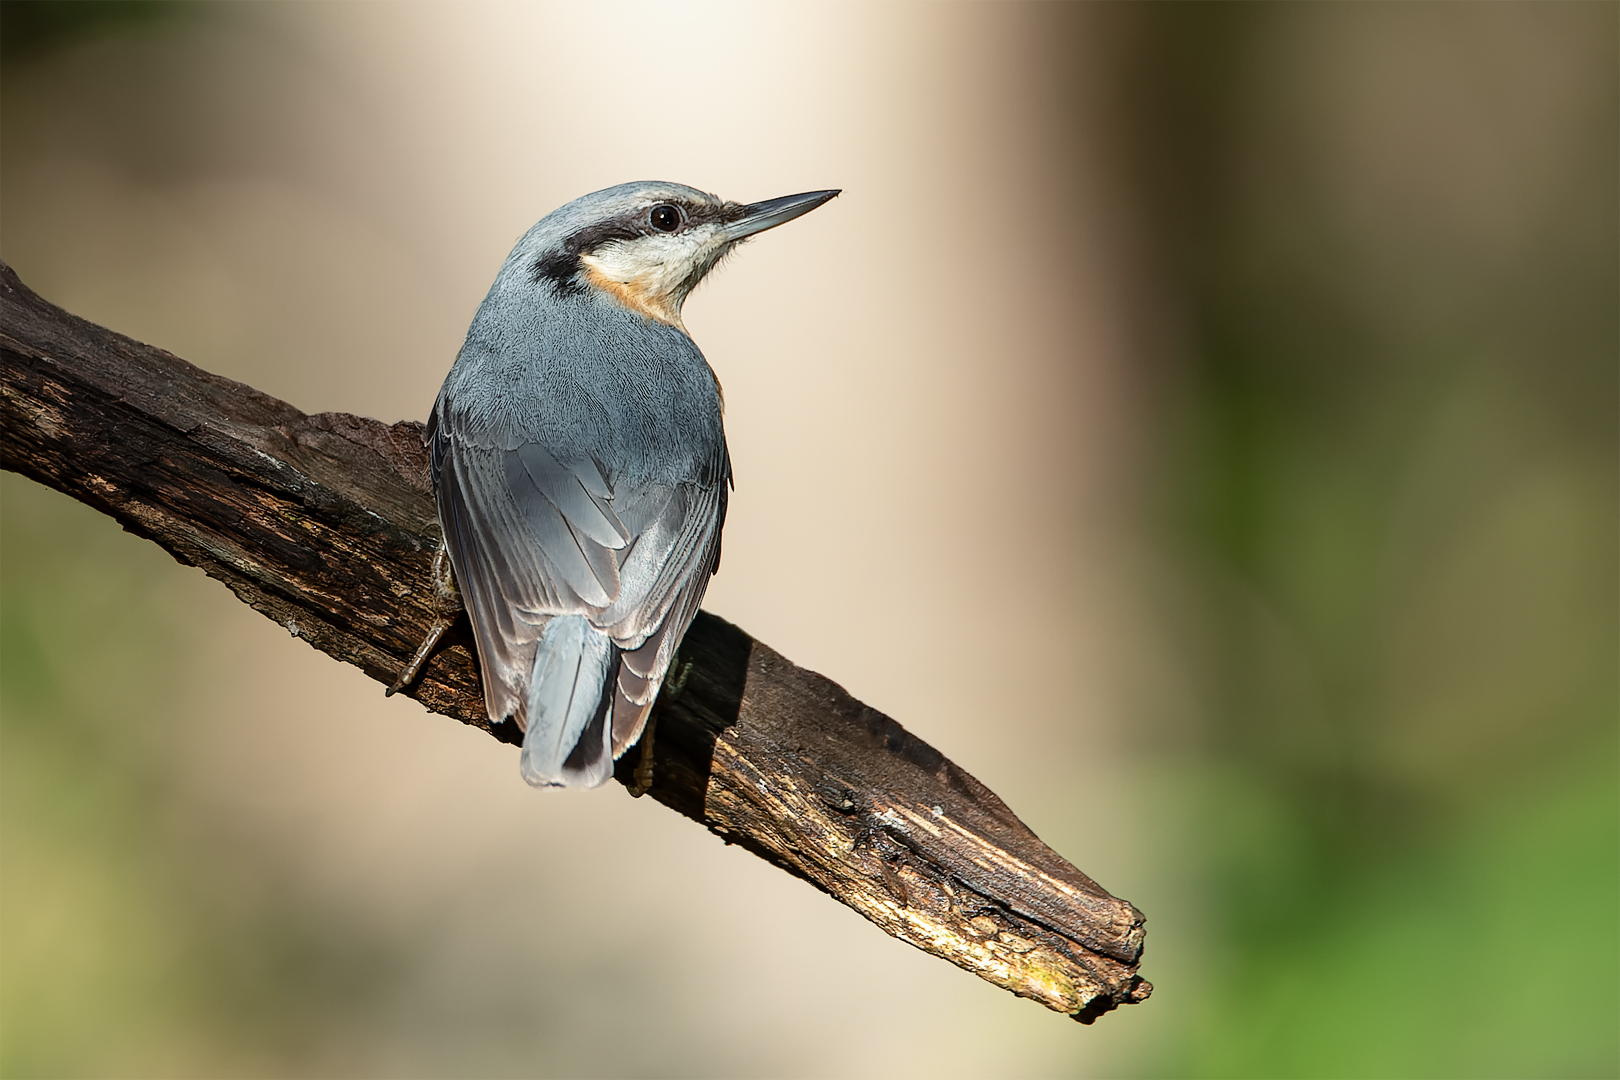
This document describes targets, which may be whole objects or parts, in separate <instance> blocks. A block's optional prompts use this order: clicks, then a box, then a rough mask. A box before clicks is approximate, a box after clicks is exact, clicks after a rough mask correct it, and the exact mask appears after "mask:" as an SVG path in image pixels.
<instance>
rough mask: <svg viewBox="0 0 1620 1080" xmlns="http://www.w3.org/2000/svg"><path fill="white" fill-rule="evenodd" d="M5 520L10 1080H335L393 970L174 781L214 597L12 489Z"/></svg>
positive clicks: (13, 483)
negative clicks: (306, 1075)
mask: <svg viewBox="0 0 1620 1080" xmlns="http://www.w3.org/2000/svg"><path fill="white" fill-rule="evenodd" d="M0 505H3V507H4V513H3V514H0V581H3V582H4V588H3V590H0V711H3V714H4V720H5V722H4V724H3V725H0V852H3V869H4V872H3V873H0V941H3V942H4V963H3V964H0V1075H5V1076H18V1077H35V1076H175V1075H227V1074H228V1075H238V1074H267V1073H271V1074H277V1075H286V1074H288V1073H289V1071H298V1072H303V1071H306V1070H308V1071H311V1072H315V1073H325V1072H328V1071H329V1070H330V1068H331V1062H332V1058H331V1054H332V1053H333V1052H334V1050H333V1046H332V1045H331V1044H332V1042H333V1040H334V1038H335V1037H336V1034H337V1033H340V1032H341V1030H342V1027H343V1024H344V1022H345V1019H346V1018H348V1017H352V1016H353V1015H354V1012H355V1010H359V1009H363V1008H364V1007H365V1005H366V1003H367V1002H368V1001H369V1000H370V999H371V997H372V996H373V995H372V991H374V990H375V989H376V988H377V987H378V986H379V985H381V984H382V983H383V982H384V981H385V980H386V978H387V976H388V970H387V961H386V959H385V958H386V957H387V956H388V955H390V954H389V952H388V950H387V949H386V948H385V947H384V944H383V943H381V942H379V941H378V940H376V938H375V936H374V935H372V934H370V933H368V932H367V931H365V930H364V929H363V928H360V927H357V926H355V925H353V922H352V920H351V919H345V918H343V917H342V916H341V914H340V913H335V912H332V911H329V910H323V909H321V908H320V907H319V906H318V905H316V904H314V903H312V902H311V901H310V900H309V899H308V898H306V897H300V896H298V895H295V894H294V893H293V892H291V891H290V890H289V889H288V888H287V887H286V884H285V876H284V875H283V874H282V873H281V872H280V869H279V868H278V867H277V866H276V865H275V861H274V859H272V858H267V857H266V853H265V851H264V850H263V849H262V848H259V849H255V847H254V845H252V844H251V843H247V842H242V840H243V838H240V837H235V836H233V835H232V832H231V828H230V825H229V824H228V823H222V822H213V821H210V820H208V817H207V811H208V807H207V805H206V804H205V803H203V802H201V801H199V800H198V799H197V798H196V796H195V793H193V792H189V791H188V790H187V789H186V787H185V784H184V783H183V781H182V779H181V777H182V775H183V771H184V770H182V769H180V768H177V767H176V765H175V762H174V757H175V756H177V755H182V754H184V753H186V752H187V745H186V744H187V735H188V732H187V731H186V730H185V729H184V728H183V726H182V725H181V723H180V722H179V721H178V720H177V717H179V716H181V715H185V714H195V713H200V712H202V710H196V709H185V708H178V707H177V703H176V702H175V701H174V700H173V693H172V691H173V687H174V685H175V684H176V683H177V682H179V681H181V679H180V676H181V673H182V672H183V669H184V665H185V664H186V662H187V660H186V658H187V657H188V656H191V655H195V654H196V652H197V647H196V643H195V642H194V641H193V640H191V635H190V633H189V632H188V630H187V628H186V627H184V626H183V625H181V624H180V621H179V618H178V614H179V612H180V611H183V610H185V606H184V605H185V603H186V602H187V600H189V599H190V593H191V590H194V589H196V588H198V587H204V588H211V587H216V586H213V585H212V583H207V582H202V581H199V580H193V579H195V578H200V575H198V573H197V571H195V570H187V569H184V568H182V567H180V566H178V565H176V564H175V563H174V562H173V560H172V559H170V558H169V556H167V555H166V554H164V553H163V552H162V551H160V550H158V549H157V548H156V547H155V546H153V545H151V544H148V543H145V542H136V541H135V540H134V538H133V537H130V536H128V535H127V534H125V533H123V532H121V531H120V530H119V528H118V527H117V525H115V524H114V523H113V522H112V521H111V520H110V519H109V518H106V517H104V516H102V515H100V514H98V513H96V512H95V511H93V510H91V509H90V508H89V507H86V506H82V505H80V504H78V503H74V502H72V501H70V500H69V499H67V498H66V497H64V496H61V495H58V494H56V493H55V492H50V491H46V490H45V489H43V488H40V487H38V486H36V485H34V484H32V483H30V482H29V481H26V480H22V479H20V478H18V477H16V476H14V475H12V474H10V473H7V474H4V475H3V476H0ZM204 715H212V714H207V713H204Z"/></svg>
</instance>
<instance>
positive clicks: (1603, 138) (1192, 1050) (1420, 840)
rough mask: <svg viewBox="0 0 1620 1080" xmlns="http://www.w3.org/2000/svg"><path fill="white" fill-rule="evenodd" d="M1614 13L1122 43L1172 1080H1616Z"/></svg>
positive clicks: (1293, 21)
mask: <svg viewBox="0 0 1620 1080" xmlns="http://www.w3.org/2000/svg"><path fill="white" fill-rule="evenodd" d="M1616 10H1617V9H1615V8H1614V7H1612V6H1610V7H1596V6H1592V7H1586V8H1579V7H1573V6H1565V7H1559V6H1551V7H1541V8H1530V7H1515V6H1512V5H1503V6H1496V7H1492V8H1484V7H1472V8H1470V7H1466V6H1464V7H1452V8H1445V9H1436V8H1432V7H1431V8H1423V7H1419V6H1408V7H1398V6H1397V7H1379V8H1350V7H1334V6H1327V7H1323V6H1309V7H1303V8H1302V7H1290V6H1287V5H1265V6H1259V5H1254V6H1249V5H1213V6H1210V7H1191V8H1189V7H1182V6H1169V7H1166V6H1157V7H1154V8H1151V9H1149V10H1148V11H1146V12H1145V13H1144V14H1143V26H1144V32H1143V35H1142V38H1143V41H1144V43H1145V47H1144V48H1143V51H1142V56H1141V58H1140V59H1141V67H1140V69H1139V71H1138V76H1139V90H1140V97H1139V100H1141V101H1143V102H1145V105H1144V107H1143V114H1144V117H1145V121H1144V123H1143V125H1142V128H1141V130H1142V131H1143V132H1144V134H1143V136H1142V137H1141V145H1140V147H1139V149H1140V150H1141V151H1142V155H1141V156H1142V159H1143V161H1144V162H1145V165H1146V168H1145V169H1144V177H1145V178H1146V186H1147V188H1148V189H1149V190H1150V191H1152V192H1153V198H1154V205H1155V208H1156V210H1157V211H1158V212H1159V217H1158V221H1159V222H1160V229H1161V238H1162V247H1163V249H1164V250H1165V252H1166V253H1167V257H1166V260H1165V261H1166V266H1167V268H1168V269H1167V272H1168V273H1170V274H1173V275H1174V276H1175V277H1176V278H1177V279H1179V280H1180V282H1181V283H1182V286H1183V295H1184V297H1185V299H1186V303H1187V307H1188V323H1189V329H1190V331H1191V338H1192V342H1191V345H1192V347H1191V349H1190V360H1189V363H1188V366H1187V368H1186V369H1185V370H1182V371H1179V372H1176V373H1174V375H1173V378H1172V379H1171V380H1170V381H1171V382H1172V384H1173V386H1174V389H1173V390H1172V394H1171V396H1172V397H1173V399H1174V400H1175V402H1176V406H1175V408H1174V409H1173V410H1172V413H1173V419H1172V422H1171V423H1170V424H1169V425H1167V434H1168V435H1169V437H1170V439H1171V444H1170V445H1169V447H1168V448H1167V450H1166V452H1165V455H1164V460H1165V462H1166V469H1165V473H1166V477H1167V482H1166V484H1165V488H1164V492H1163V496H1162V498H1163V503H1162V505H1163V507H1164V517H1163V521H1164V528H1165V529H1166V530H1167V533H1168V535H1169V536H1170V538H1171V539H1170V544H1171V546H1172V548H1173V549H1174V550H1175V551H1176V552H1177V557H1178V561H1179V563H1180V566H1181V572H1182V574H1183V575H1184V577H1185V578H1186V580H1188V581H1189V582H1190V587H1191V589H1192V590H1193V591H1194V593H1195V595H1196V596H1197V600H1196V602H1195V603H1194V604H1192V605H1191V609H1192V610H1193V611H1194V612H1196V613H1197V619H1201V620H1202V625H1193V626H1189V627H1186V628H1185V645H1186V648H1187V652H1188V655H1189V656H1191V657H1193V658H1195V662H1196V664H1197V665H1198V667H1199V668H1200V669H1201V683H1202V687H1203V691H1202V693H1201V695H1200V698H1201V703H1202V707H1203V710H1204V713H1203V716H1202V717H1201V723H1200V726H1198V727H1197V729H1196V730H1195V731H1193V732H1191V733H1189V734H1190V738H1191V741H1192V744H1193V745H1194V746H1196V747H1197V750H1196V751H1195V757H1196V762H1197V764H1196V766H1195V771H1198V772H1200V773H1202V774H1204V775H1207V776H1209V777H1211V779H1209V780H1208V781H1206V783H1205V791H1204V792H1203V796H1202V799H1201V802H1200V804H1199V805H1200V808H1201V814H1200V822H1199V830H1200V834H1201V837H1200V839H1201V842H1199V843H1196V844H1195V845H1194V846H1196V847H1198V848H1200V849H1201V850H1202V851H1203V859H1204V860H1205V865H1206V871H1207V878H1208V881H1209V885H1210V888H1211V895H1212V897H1213V900H1214V909H1215V913H1216V916H1217V925H1218V926H1219V927H1221V928H1222V931H1223V933H1224V935H1225V941H1224V943H1223V948H1222V970H1221V971H1220V972H1219V975H1218V976H1217V977H1216V980H1215V982H1214V984H1213V987H1212V988H1213V990H1214V993H1213V994H1211V995H1210V997H1209V998H1208V1000H1206V1001H1204V1002H1202V1003H1201V1005H1200V1010H1201V1019H1200V1023H1199V1024H1197V1025H1195V1027H1194V1028H1193V1029H1192V1030H1189V1031H1188V1032H1186V1033H1185V1038H1184V1039H1183V1040H1180V1045H1179V1046H1178V1048H1177V1050H1176V1051H1175V1056H1174V1057H1173V1059H1172V1060H1170V1061H1168V1062H1161V1063H1160V1066H1161V1067H1168V1070H1169V1071H1170V1072H1171V1073H1173V1074H1190V1075H1223V1076H1532V1075H1533V1076H1611V1075H1616V1074H1617V1072H1620V1026H1617V1023H1616V1017H1617V1016H1620V934H1617V916H1620V825H1617V822H1620V785H1617V782H1616V769H1615V762H1616V751H1617V746H1616V740H1615V731H1616V726H1615V720H1616V676H1617V672H1616V662H1615V661H1616V647H1617V643H1620V641H1617V632H1616V604H1615V598H1616V586H1617V580H1616V564H1615V554H1616V550H1617V541H1620V531H1617V521H1616V517H1617V514H1616V500H1615V492H1616V486H1617V476H1616V456H1615V450H1616V446H1617V440H1616V435H1617V430H1616V400H1617V396H1620V394H1617V391H1620V387H1617V375H1620V368H1617V359H1620V339H1617V325H1620V267H1617V240H1620V228H1617V221H1616V208H1615V197H1614V193H1615V191H1616V190H1620V114H1617V110H1616V104H1615V103H1616V101H1617V99H1620V84H1617V78H1620V73H1617V65H1616V49H1615V41H1616V30H1617V27H1616V19H1615V15H1616ZM1549 86H1550V87H1551V89H1548V87H1549ZM1549 131H1550V132H1552V133H1553V134H1551V135H1549V134H1548V132H1549ZM1484 166H1488V168H1487V167H1484ZM1194 621H1195V622H1196V621H1197V620H1196V619H1195V620H1194Z"/></svg>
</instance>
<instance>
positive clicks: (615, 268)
mask: <svg viewBox="0 0 1620 1080" xmlns="http://www.w3.org/2000/svg"><path fill="white" fill-rule="evenodd" d="M726 246H727V244H726V238H725V235H724V234H723V233H722V232H721V231H720V227H719V226H717V225H697V226H694V227H693V228H690V229H687V230H685V231H684V232H680V233H672V234H667V235H666V234H663V233H653V234H652V235H650V236H641V237H637V238H636V239H634V240H614V241H611V242H609V243H606V244H603V245H602V246H601V247H599V248H597V249H596V250H595V251H592V252H590V253H589V254H586V255H581V256H580V257H579V261H580V262H582V263H584V264H585V266H586V267H587V268H588V270H589V272H588V273H587V275H586V278H587V280H588V281H590V282H591V283H592V284H593V285H596V286H597V287H598V288H603V289H605V290H606V291H609V292H611V293H612V294H613V295H614V296H616V297H618V298H619V299H620V300H621V301H622V302H625V303H626V304H627V306H629V307H633V308H635V309H637V310H639V311H641V312H643V313H644V314H651V315H653V317H655V318H658V319H660V320H661V321H663V322H668V323H673V324H675V325H679V324H680V311H681V303H682V302H683V301H684V300H685V299H686V294H687V293H688V292H690V291H691V289H692V286H694V285H696V284H697V282H698V281H699V280H700V279H701V278H702V277H703V275H704V274H705V273H707V272H708V271H709V269H710V267H712V266H713V265H714V263H715V262H716V260H718V259H719V257H720V256H721V254H723V253H724V251H725V249H726ZM615 286H616V287H615Z"/></svg>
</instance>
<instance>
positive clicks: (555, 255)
mask: <svg viewBox="0 0 1620 1080" xmlns="http://www.w3.org/2000/svg"><path fill="white" fill-rule="evenodd" d="M838 194H839V191H837V190H822V191H809V192H804V193H802V194H798V195H787V196H784V197H781V198H776V199H767V200H765V201H763V202H755V203H736V202H729V201H725V200H723V199H721V198H719V197H717V196H715V195H711V194H708V193H706V192H703V191H699V190H697V189H696V188H691V187H687V186H686V185H683V184H675V183H667V182H661V181H638V182H634V183H628V184H620V185H618V186H616V187H610V188H605V189H603V190H601V191H596V192H593V193H591V194H589V195H584V196H581V197H580V198H577V199H575V200H573V201H572V202H569V203H567V204H565V205H563V206H561V207H559V208H557V209H556V210H553V211H552V212H551V213H549V214H547V215H546V216H545V217H544V218H542V219H540V221H539V222H538V223H537V224H535V226H534V227H533V228H531V229H530V230H529V231H528V232H527V233H525V234H524V235H523V237H522V238H521V239H519V240H518V242H517V244H516V246H515V247H513V249H512V252H511V254H509V255H508V256H507V257H506V261H505V263H504V264H503V265H502V266H501V269H500V273H499V274H497V275H496V278H495V282H494V284H493V285H492V286H491V287H490V290H489V293H488V295H486V296H485V297H484V300H483V302H482V303H481V304H480V305H479V307H478V310H477V313H476V315H475V316H474V317H473V320H472V325H471V326H470V327H469V328H468V330H467V335H466V338H465V340H464V341H463V343H462V345H461V349H460V351H459V352H458V354H457V356H456V360H455V363H454V365H453V366H452V367H451V369H450V372H449V374H448V375H447V376H446V377H445V380H444V384H443V386H442V388H441V389H440V391H439V395H438V398H437V400H436V401H435V403H434V406H433V411H432V414H431V416H430V418H429V421H428V424H427V429H426V433H425V436H424V437H425V441H426V442H427V445H428V449H429V458H430V463H431V473H432V482H433V492H434V498H435V500H436V502H437V504H438V515H439V525H440V529H441V531H442V533H443V538H444V544H443V552H444V553H445V554H446V555H448V558H449V563H450V570H451V573H452V575H453V580H454V588H455V589H456V590H457V591H459V594H460V597H461V601H462V604H463V605H464V606H465V608H466V611H467V613H468V616H469V618H470V621H471V624H472V631H473V639H474V642H475V645H476V648H477V652H478V661H479V666H480V670H481V673H482V677H483V687H484V705H485V709H486V710H487V713H488V716H489V719H490V721H491V723H492V724H500V723H508V722H511V723H515V724H516V725H517V727H518V728H519V729H520V730H521V731H522V732H523V749H522V755H521V758H520V771H521V773H522V776H523V779H524V780H526V781H527V782H528V783H529V784H531V785H534V786H536V787H578V788H591V787H596V786H598V785H600V784H602V783H603V782H605V781H606V780H607V779H608V778H609V777H610V776H612V775H613V763H614V761H615V760H616V759H618V758H619V757H620V756H621V755H622V754H623V753H624V752H625V751H626V750H627V749H628V748H629V747H630V746H632V745H634V744H635V743H636V741H637V740H638V739H639V738H641V736H642V732H643V729H644V727H645V726H646V724H647V719H648V713H649V712H650V710H651V709H652V706H653V703H654V701H655V700H656V699H657V696H658V691H659V687H660V686H661V685H662V683H663V682H664V680H665V677H666V676H667V675H668V673H669V670H670V666H671V661H672V660H673V658H674V657H675V656H676V655H677V650H678V648H679V646H680V642H681V639H682V637H683V636H684V635H685V633H686V631H687V628H688V627H689V626H690V625H691V623H692V619H693V618H694V617H695V616H696V614H697V610H698V604H699V602H700V601H701V600H702V598H703V594H704V591H705V589H706V588H707V587H708V582H709V578H710V576H711V575H713V574H714V573H715V571H716V570H717V569H718V568H719V565H720V533H721V529H722V528H723V526H724V525H725V518H726V505H727V500H728V497H729V492H730V490H731V486H732V475H731V456H730V452H729V450H728V449H727V446H726V437H725V429H724V423H723V419H722V414H723V411H724V405H723V399H722V393H721V388H720V382H719V379H718V378H717V376H716V375H715V373H714V371H713V369H712V368H710V366H709V364H708V361H707V360H706V359H705V358H704V356H703V353H702V352H701V350H699V348H698V346H697V344H696V343H695V342H694V341H693V340H692V338H691V335H689V334H688V333H687V331H686V327H685V325H684V324H683V323H682V321H681V309H682V305H683V304H684V303H685V301H686V298H687V296H688V295H689V294H690V293H691V292H692V290H693V289H694V288H695V287H696V286H697V284H698V283H699V282H700V281H702V280H703V278H704V276H705V275H706V274H708V273H709V272H710V271H711V270H713V269H714V267H715V266H716V265H717V264H718V263H719V262H720V261H721V260H722V259H724V258H725V257H726V256H727V255H728V254H730V253H731V251H732V250H733V249H734V248H735V247H736V246H737V245H738V244H739V243H741V242H742V241H744V240H746V239H748V238H749V237H752V236H755V235H757V234H759V233H761V232H764V231H765V230H767V229H770V228H774V227H775V226H777V225H781V224H783V223H785V222H788V221H791V220H793V219H794V218H797V217H799V216H801V215H803V214H806V213H809V212H810V211H811V210H814V209H815V208H817V207H818V206H821V205H822V204H824V203H826V202H827V201H828V200H829V199H832V198H833V197H835V196H836V195H838ZM432 636H436V635H432ZM430 644H431V641H429V642H424V644H423V648H422V650H419V652H418V659H417V660H416V661H413V665H414V666H419V665H420V660H421V658H422V657H423V656H424V654H425V652H426V651H427V649H428V648H429V646H430ZM408 677H414V671H413V670H412V669H410V668H408V669H407V672H406V673H405V674H402V675H401V679H400V683H396V684H395V686H396V688H397V687H398V686H399V685H400V684H401V683H403V682H405V681H406V680H407V678H408Z"/></svg>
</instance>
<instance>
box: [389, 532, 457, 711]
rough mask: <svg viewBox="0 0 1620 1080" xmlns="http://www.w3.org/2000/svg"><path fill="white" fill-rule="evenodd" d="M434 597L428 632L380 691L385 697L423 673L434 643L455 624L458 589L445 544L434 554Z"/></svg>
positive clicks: (395, 692) (396, 691) (399, 689)
mask: <svg viewBox="0 0 1620 1080" xmlns="http://www.w3.org/2000/svg"><path fill="white" fill-rule="evenodd" d="M431 574H432V577H433V600H432V605H433V608H434V611H435V612H436V614H435V615H434V618H433V622H432V624H431V625H430V626H429V627H428V631H427V635H426V636H425V637H423V638H422V644H421V645H419V646H417V649H416V655H414V656H412V657H411V660H410V663H408V664H406V665H405V668H404V670H403V671H401V672H400V673H399V678H397V679H395V680H394V685H392V686H390V687H389V688H388V689H387V690H384V691H383V696H384V697H393V696H394V695H395V694H397V693H399V692H400V691H401V690H403V689H405V688H406V687H407V686H409V685H411V683H413V682H415V681H416V677H417V676H418V675H420V674H421V673H422V666H423V665H424V664H426V663H427V659H428V657H429V656H430V655H432V653H433V647H434V646H435V645H437V644H438V643H439V639H440V638H442V637H444V632H445V631H446V630H448V629H450V627H451V626H453V625H455V621H456V618H457V617H458V616H459V615H460V614H461V593H460V592H459V591H458V590H457V589H456V576H455V572H454V571H453V570H452V569H451V568H450V558H449V556H448V554H447V553H446V552H445V549H444V545H443V544H442V543H441V544H440V545H439V550H438V551H436V552H434V554H433V569H432V571H431Z"/></svg>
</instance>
